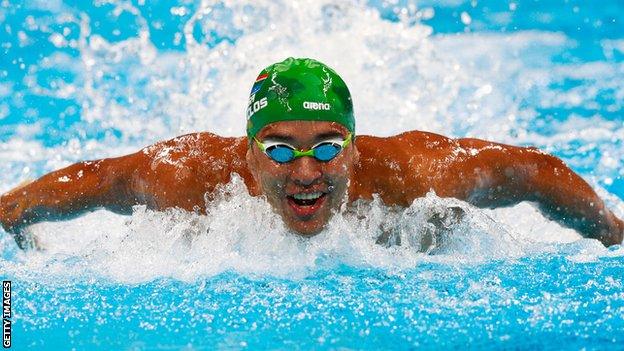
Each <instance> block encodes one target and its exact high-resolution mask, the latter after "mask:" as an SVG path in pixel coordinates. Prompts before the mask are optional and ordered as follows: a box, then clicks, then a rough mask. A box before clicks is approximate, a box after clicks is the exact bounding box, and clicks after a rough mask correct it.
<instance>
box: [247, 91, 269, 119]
mask: <svg viewBox="0 0 624 351" xmlns="http://www.w3.org/2000/svg"><path fill="white" fill-rule="evenodd" d="M255 97H256V94H253V95H252V96H250V97H249V105H248V106H247V118H249V117H251V115H253V114H254V113H256V112H258V111H260V110H262V109H263V108H265V107H266V106H267V105H268V101H267V98H266V97H263V98H262V99H260V100H258V101H254V99H255Z"/></svg>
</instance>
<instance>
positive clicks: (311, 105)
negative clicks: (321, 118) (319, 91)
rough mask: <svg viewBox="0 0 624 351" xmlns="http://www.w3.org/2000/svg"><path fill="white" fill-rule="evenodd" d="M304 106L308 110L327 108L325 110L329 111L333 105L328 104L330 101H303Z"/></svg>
mask: <svg viewBox="0 0 624 351" xmlns="http://www.w3.org/2000/svg"><path fill="white" fill-rule="evenodd" d="M303 108H305V109H308V110H325V111H329V110H330V109H331V105H330V104H328V103H323V102H310V101H304V102H303Z"/></svg>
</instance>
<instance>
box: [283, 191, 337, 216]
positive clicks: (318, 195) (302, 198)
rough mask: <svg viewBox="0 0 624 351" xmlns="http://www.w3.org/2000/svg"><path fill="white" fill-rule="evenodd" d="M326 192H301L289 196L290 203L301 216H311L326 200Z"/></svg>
mask: <svg viewBox="0 0 624 351" xmlns="http://www.w3.org/2000/svg"><path fill="white" fill-rule="evenodd" d="M326 195H327V194H325V193H322V192H314V193H299V194H293V195H289V196H287V198H288V204H289V205H290V207H291V208H292V209H293V211H294V212H295V214H297V215H298V216H299V217H311V216H312V215H313V214H314V213H315V212H316V211H317V210H318V209H319V208H320V207H321V205H322V204H323V203H324V202H325V198H326Z"/></svg>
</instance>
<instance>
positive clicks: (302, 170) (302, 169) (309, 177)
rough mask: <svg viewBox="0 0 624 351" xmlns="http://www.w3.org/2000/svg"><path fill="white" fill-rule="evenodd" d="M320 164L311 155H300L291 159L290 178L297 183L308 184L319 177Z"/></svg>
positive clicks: (320, 173)
mask: <svg viewBox="0 0 624 351" xmlns="http://www.w3.org/2000/svg"><path fill="white" fill-rule="evenodd" d="M321 176H322V172H321V164H320V162H319V161H317V160H315V159H314V158H313V157H300V158H298V159H296V160H294V161H293V164H292V173H291V177H292V180H293V181H294V182H295V184H297V185H301V186H310V185H312V184H314V183H316V182H317V181H319V180H320V179H321Z"/></svg>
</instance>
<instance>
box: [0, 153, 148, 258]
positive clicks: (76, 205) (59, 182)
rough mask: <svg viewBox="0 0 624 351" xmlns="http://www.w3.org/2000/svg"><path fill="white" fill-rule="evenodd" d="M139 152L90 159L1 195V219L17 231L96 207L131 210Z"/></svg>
mask: <svg viewBox="0 0 624 351" xmlns="http://www.w3.org/2000/svg"><path fill="white" fill-rule="evenodd" d="M136 159H137V155H136V154H133V155H128V156H124V157H118V158H109V159H103V160H99V161H87V162H80V163H76V164H73V165H71V166H69V167H66V168H63V169H60V170H57V171H54V172H51V173H48V174H46V175H44V176H42V177H41V178H39V179H37V180H35V181H32V182H30V183H27V184H24V185H21V186H18V187H17V188H15V189H13V190H11V191H9V192H7V193H5V194H3V195H2V196H1V197H0V223H1V224H2V227H3V228H4V230H5V231H7V232H9V233H12V234H14V235H15V239H16V241H17V243H18V244H19V245H20V247H23V246H24V245H25V244H26V243H25V242H24V240H25V238H24V236H23V234H22V231H23V229H24V228H25V227H27V226H28V225H30V224H33V223H37V222H41V221H50V220H61V219H69V218H73V217H76V216H78V215H80V214H83V213H84V212H86V211H90V210H94V209H96V208H106V209H108V210H111V211H113V212H116V213H121V214H129V213H130V212H131V211H132V205H133V204H135V203H136V201H135V198H134V196H133V195H132V194H131V192H130V189H129V184H128V180H129V179H131V174H130V173H131V172H132V170H133V167H132V163H133V162H136Z"/></svg>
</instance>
